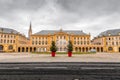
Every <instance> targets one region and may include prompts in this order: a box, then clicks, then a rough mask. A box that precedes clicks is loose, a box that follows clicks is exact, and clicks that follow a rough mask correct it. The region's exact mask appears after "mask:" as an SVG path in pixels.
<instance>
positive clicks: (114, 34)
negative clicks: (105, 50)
mask: <svg viewBox="0 0 120 80" xmlns="http://www.w3.org/2000/svg"><path fill="white" fill-rule="evenodd" d="M119 33H120V29H112V30H107V31H104V32H102V33H100V34H99V35H98V36H109V34H110V35H111V36H116V35H119Z"/></svg>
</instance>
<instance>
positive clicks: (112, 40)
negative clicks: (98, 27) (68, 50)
mask: <svg viewBox="0 0 120 80" xmlns="http://www.w3.org/2000/svg"><path fill="white" fill-rule="evenodd" d="M92 44H94V45H103V48H104V52H120V29H113V30H107V31H104V32H102V33H100V34H99V35H98V36H97V37H96V38H94V39H93V42H92Z"/></svg>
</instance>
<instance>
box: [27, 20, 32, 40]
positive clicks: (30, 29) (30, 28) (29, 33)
mask: <svg viewBox="0 0 120 80" xmlns="http://www.w3.org/2000/svg"><path fill="white" fill-rule="evenodd" d="M31 35H32V24H31V22H30V27H29V32H28V37H29V39H30V36H31Z"/></svg>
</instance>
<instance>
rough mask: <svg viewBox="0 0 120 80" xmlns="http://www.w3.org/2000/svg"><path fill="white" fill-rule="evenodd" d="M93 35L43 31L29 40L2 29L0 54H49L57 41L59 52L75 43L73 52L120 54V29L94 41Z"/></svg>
mask: <svg viewBox="0 0 120 80" xmlns="http://www.w3.org/2000/svg"><path fill="white" fill-rule="evenodd" d="M90 37H91V35H90V34H86V33H84V32H83V31H81V30H62V29H60V30H42V31H40V32H37V33H34V34H33V33H32V26H31V24H30V28H29V31H28V38H27V37H26V36H25V35H22V34H21V33H19V32H18V31H16V30H13V29H8V28H0V52H49V51H50V46H51V42H52V41H55V42H56V46H57V48H58V52H65V51H67V45H68V41H69V40H71V41H72V43H73V51H75V52H88V51H90V50H91V49H96V51H97V52H120V29H116V30H108V31H105V32H102V33H101V34H100V35H98V36H97V37H95V38H94V39H93V40H91V39H90Z"/></svg>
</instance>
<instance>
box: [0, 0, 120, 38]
mask: <svg viewBox="0 0 120 80" xmlns="http://www.w3.org/2000/svg"><path fill="white" fill-rule="evenodd" d="M30 21H31V22H32V29H33V33H36V32H38V31H41V30H52V29H54V30H59V29H60V28H62V29H64V30H83V31H84V32H85V33H89V32H90V33H91V35H92V36H93V37H94V36H97V35H98V34H99V33H100V32H102V31H105V30H108V29H118V28H120V0H0V27H6V28H12V29H15V30H17V31H19V32H21V33H23V34H25V35H26V36H27V33H28V28H29V24H30Z"/></svg>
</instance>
